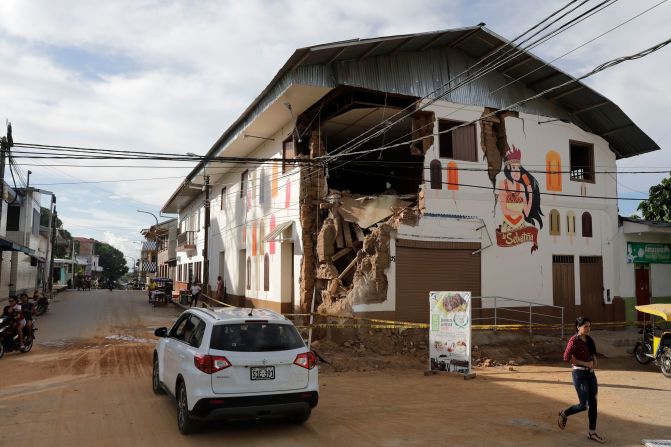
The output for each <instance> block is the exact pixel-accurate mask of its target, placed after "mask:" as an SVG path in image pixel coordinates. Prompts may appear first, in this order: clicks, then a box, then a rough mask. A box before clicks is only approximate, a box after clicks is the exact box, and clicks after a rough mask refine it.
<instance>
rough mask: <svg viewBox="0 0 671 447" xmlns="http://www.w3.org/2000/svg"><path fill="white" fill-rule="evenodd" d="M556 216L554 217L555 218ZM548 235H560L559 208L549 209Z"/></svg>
mask: <svg viewBox="0 0 671 447" xmlns="http://www.w3.org/2000/svg"><path fill="white" fill-rule="evenodd" d="M555 216H556V218H555ZM549 228H550V236H560V235H561V213H560V212H559V210H556V209H554V208H553V209H551V210H550V227H549Z"/></svg>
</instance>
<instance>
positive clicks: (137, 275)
mask: <svg viewBox="0 0 671 447" xmlns="http://www.w3.org/2000/svg"><path fill="white" fill-rule="evenodd" d="M124 258H128V259H132V260H133V273H135V278H136V280H137V282H138V286H139V285H140V272H139V271H138V266H137V260H136V259H135V258H134V257H132V256H124Z"/></svg>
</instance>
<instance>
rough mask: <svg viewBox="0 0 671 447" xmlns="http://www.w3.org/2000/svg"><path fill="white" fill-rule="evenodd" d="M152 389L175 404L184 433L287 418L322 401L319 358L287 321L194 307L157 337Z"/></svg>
mask: <svg viewBox="0 0 671 447" xmlns="http://www.w3.org/2000/svg"><path fill="white" fill-rule="evenodd" d="M154 333H155V335H156V336H157V337H160V340H159V341H158V343H157V344H156V350H155V351H154V369H153V373H152V386H153V389H154V393H156V394H163V393H164V392H165V391H167V392H168V393H170V394H171V395H172V396H173V397H175V399H176V401H177V425H178V427H179V430H180V431H181V432H182V433H184V434H187V433H190V432H193V431H195V430H196V429H197V424H198V422H199V421H207V420H214V419H227V418H230V419H234V418H252V419H258V418H268V417H277V416H288V417H289V418H291V419H292V420H293V421H295V422H298V423H302V422H305V421H306V420H307V419H308V418H309V417H310V412H311V410H312V408H314V407H315V406H316V405H317V401H318V399H319V383H318V380H317V370H318V369H317V367H316V359H315V356H314V354H313V353H312V352H311V351H310V350H309V349H308V347H307V346H306V344H305V342H304V341H303V339H302V338H301V336H300V334H299V333H298V331H297V330H296V327H295V326H294V325H293V323H292V322H291V321H289V320H288V319H287V318H286V317H284V316H283V315H281V314H278V313H276V312H273V311H270V310H266V309H253V310H250V309H242V308H237V307H230V308H223V309H216V310H212V309H201V308H193V309H189V310H187V311H185V312H184V313H183V314H182V315H181V316H180V317H179V318H178V319H177V321H176V322H175V324H174V326H173V327H172V328H171V329H170V330H168V329H167V328H165V327H162V328H158V329H156V331H155V332H154Z"/></svg>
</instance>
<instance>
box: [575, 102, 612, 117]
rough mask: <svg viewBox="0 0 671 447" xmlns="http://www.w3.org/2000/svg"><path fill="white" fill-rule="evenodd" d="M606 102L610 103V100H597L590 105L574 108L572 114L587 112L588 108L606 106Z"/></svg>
mask: <svg viewBox="0 0 671 447" xmlns="http://www.w3.org/2000/svg"><path fill="white" fill-rule="evenodd" d="M608 104H610V101H602V102H598V103H596V104H592V105H591V106H587V107H583V108H582V109H578V110H574V111H573V114H574V115H577V114H579V113H584V112H589V111H590V110H594V109H598V108H599V107H603V106H607V105H608Z"/></svg>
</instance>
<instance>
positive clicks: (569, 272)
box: [552, 255, 576, 322]
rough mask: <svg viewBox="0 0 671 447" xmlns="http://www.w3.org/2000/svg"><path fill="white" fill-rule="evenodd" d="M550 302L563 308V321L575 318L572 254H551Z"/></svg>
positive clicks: (573, 263)
mask: <svg viewBox="0 0 671 447" xmlns="http://www.w3.org/2000/svg"><path fill="white" fill-rule="evenodd" d="M552 301H553V302H552V304H554V305H555V306H562V307H563V308H564V322H572V321H573V320H575V317H576V315H575V262H574V257H573V256H565V255H553V256H552Z"/></svg>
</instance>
